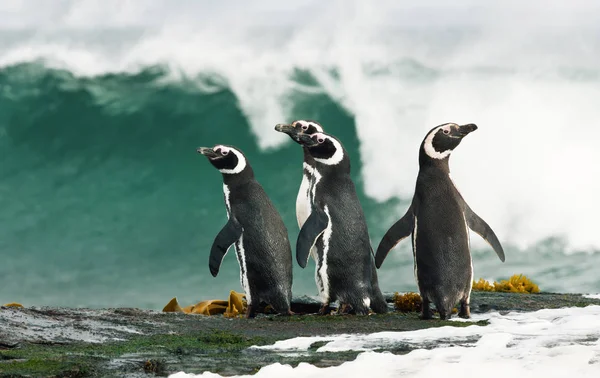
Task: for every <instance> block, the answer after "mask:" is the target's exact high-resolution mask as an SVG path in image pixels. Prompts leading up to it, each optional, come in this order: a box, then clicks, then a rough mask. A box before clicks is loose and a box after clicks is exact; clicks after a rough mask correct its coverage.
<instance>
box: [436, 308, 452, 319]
mask: <svg viewBox="0 0 600 378" xmlns="http://www.w3.org/2000/svg"><path fill="white" fill-rule="evenodd" d="M439 313H440V320H449V319H450V317H451V316H452V312H451V311H450V312H448V311H446V310H440V311H439Z"/></svg>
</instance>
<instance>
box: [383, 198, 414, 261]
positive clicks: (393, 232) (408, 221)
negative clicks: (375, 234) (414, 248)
mask: <svg viewBox="0 0 600 378" xmlns="http://www.w3.org/2000/svg"><path fill="white" fill-rule="evenodd" d="M414 228H415V216H414V214H413V206H412V205H410V207H409V208H408V210H407V211H406V214H404V216H403V217H402V218H400V219H399V220H398V221H397V222H396V223H394V225H393V226H392V227H390V229H389V230H388V231H387V232H386V233H385V235H384V236H383V239H381V242H380V243H379V247H377V253H376V254H375V266H376V267H377V269H379V268H380V267H381V264H383V260H385V258H386V257H387V255H388V253H390V251H391V250H392V249H393V248H394V247H395V246H396V245H397V244H398V243H400V242H401V241H402V240H403V239H406V238H407V237H409V236H410V234H411V233H412V232H413V229H414Z"/></svg>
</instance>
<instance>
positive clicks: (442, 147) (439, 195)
mask: <svg viewBox="0 0 600 378" xmlns="http://www.w3.org/2000/svg"><path fill="white" fill-rule="evenodd" d="M475 130H477V125H475V124H467V125H462V126H459V125H457V124H455V123H446V124H442V125H439V126H436V127H434V128H433V129H431V130H430V131H429V132H428V133H427V135H426V136H425V138H424V139H423V142H422V143H421V147H420V149H419V174H418V176H417V183H416V188H415V193H414V196H413V199H412V203H411V205H410V206H409V208H408V211H407V212H406V214H405V215H404V216H403V217H402V218H400V220H398V221H397V222H396V223H395V224H394V225H393V226H392V227H391V228H390V229H389V230H388V231H387V232H386V233H385V235H384V237H383V239H382V240H381V242H380V243H379V246H378V247H377V253H376V255H375V264H376V266H377V268H380V267H381V264H382V263H383V261H384V259H385V258H386V256H387V255H388V253H389V251H390V250H391V249H392V248H394V247H395V246H396V245H397V244H398V243H399V242H400V241H401V240H402V239H404V238H407V237H408V236H411V235H412V246H413V257H414V274H415V279H416V281H417V286H418V288H419V291H420V293H421V298H422V308H421V318H422V319H431V318H432V313H431V310H430V303H431V302H433V303H434V305H435V307H436V308H437V310H438V312H439V314H440V318H441V319H449V318H450V317H451V316H452V309H453V308H454V306H455V305H456V304H457V303H458V302H460V311H459V313H458V315H459V316H460V317H462V318H469V317H470V315H471V313H470V298H471V286H472V283H473V262H472V260H471V252H470V244H469V229H471V230H473V231H475V232H476V233H477V234H479V235H480V236H481V237H483V239H485V241H486V242H487V243H488V244H490V245H491V247H492V248H493V250H494V251H495V252H496V254H497V255H498V257H499V258H500V260H501V261H502V262H504V260H505V257H504V250H503V249H502V245H501V244H500V242H499V241H498V238H497V237H496V234H495V233H494V231H493V230H492V229H491V228H490V226H489V225H488V224H487V223H486V222H485V221H484V220H483V219H481V218H480V217H479V216H478V215H477V214H476V213H475V212H474V211H473V210H471V208H470V207H469V205H467V203H466V202H465V200H464V199H463V197H462V195H461V194H460V192H459V191H458V189H457V188H456V186H455V185H454V183H453V182H452V179H451V177H450V168H449V165H448V161H449V158H450V154H451V153H452V151H453V150H454V149H455V148H456V147H457V146H458V145H459V144H460V142H461V141H462V140H463V138H464V137H465V136H467V135H468V134H470V133H471V132H473V131H475Z"/></svg>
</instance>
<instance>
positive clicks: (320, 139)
mask: <svg viewBox="0 0 600 378" xmlns="http://www.w3.org/2000/svg"><path fill="white" fill-rule="evenodd" d="M317 142H319V143H323V142H325V139H323V138H319V139H317Z"/></svg>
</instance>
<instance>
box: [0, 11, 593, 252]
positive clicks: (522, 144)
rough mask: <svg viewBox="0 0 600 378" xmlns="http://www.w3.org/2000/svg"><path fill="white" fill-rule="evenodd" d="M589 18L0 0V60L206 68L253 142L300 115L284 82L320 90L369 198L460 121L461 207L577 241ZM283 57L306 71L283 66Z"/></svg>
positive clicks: (588, 207) (587, 189)
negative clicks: (345, 118) (341, 113)
mask: <svg viewBox="0 0 600 378" xmlns="http://www.w3.org/2000/svg"><path fill="white" fill-rule="evenodd" d="M599 17H600V4H599V3H598V2H597V1H592V0H590V1H584V0H579V1H577V0H575V1H569V2H561V1H542V0H538V1H529V2H526V3H523V2H521V1H502V2H498V3H494V4H492V3H491V2H485V3H482V2H481V1H476V0H463V1H460V2H453V4H452V5H447V3H446V2H442V1H424V2H419V6H416V5H414V4H411V3H409V2H396V1H372V2H365V1H336V2H317V1H314V0H298V1H294V2H276V1H274V0H269V1H263V2H251V3H250V2H244V1H241V0H224V1H219V2H211V1H191V0H189V1H184V0H182V1H178V2H168V1H166V0H159V1H153V2H146V1H141V0H138V1H127V2H123V1H120V0H102V1H99V0H93V1H85V0H77V1H75V0H63V1H60V2H58V3H57V2H52V4H51V5H50V4H49V2H47V1H44V0H30V1H16V0H13V1H8V2H6V1H5V2H1V4H0V19H2V20H3V22H2V25H1V26H0V66H6V65H11V64H15V63H18V62H24V61H32V60H36V59H43V60H45V61H46V64H48V65H50V66H54V67H61V68H66V69H69V70H70V71H72V72H74V73H76V74H77V75H97V74H102V73H107V72H136V71H139V70H140V69H141V68H142V67H146V66H150V65H156V64H162V65H165V66H167V67H169V68H170V69H171V74H172V75H173V77H174V78H175V79H176V78H195V77H197V76H198V75H200V74H202V75H213V76H214V77H218V78H220V79H219V80H218V81H219V84H217V86H224V87H228V88H230V89H231V90H232V91H233V93H235V95H236V96H237V99H238V102H239V106H240V109H241V110H242V112H243V113H244V114H245V115H246V116H247V117H248V119H249V121H250V124H251V127H252V131H253V133H254V134H255V135H256V136H257V142H258V144H259V145H260V147H261V148H263V149H268V148H276V147H278V146H281V145H282V144H283V143H291V142H290V141H289V138H287V137H286V136H285V135H282V134H281V133H276V132H272V128H273V125H275V124H276V123H279V122H282V121H286V120H288V121H289V120H291V119H293V118H297V117H294V116H301V115H298V114H294V113H293V109H294V100H293V96H294V95H297V94H298V92H303V93H304V94H307V95H310V94H311V93H318V92H322V93H326V94H327V95H329V96H330V97H332V98H333V99H334V100H336V101H338V102H339V103H340V104H341V105H342V106H343V107H344V108H345V109H346V110H347V111H348V112H349V113H350V114H352V115H354V117H355V120H356V124H357V132H358V136H359V138H360V142H361V145H360V153H361V160H362V162H363V170H362V172H361V174H362V176H363V178H364V183H365V189H366V192H367V194H368V195H369V196H371V197H373V198H375V199H378V200H386V199H388V198H390V197H393V196H399V197H401V198H404V199H409V198H410V196H411V195H412V190H413V188H414V180H415V175H416V172H417V148H418V146H419V144H420V142H421V140H422V138H423V137H424V135H425V133H426V132H427V131H428V130H429V129H430V128H432V127H433V126H435V125H438V124H441V123H445V122H457V123H469V122H474V123H477V124H478V125H479V126H480V128H479V130H478V131H477V132H476V133H473V134H472V135H469V136H468V137H467V138H466V139H465V141H464V142H463V145H462V146H460V148H459V149H457V150H456V151H455V153H454V156H453V157H452V162H451V167H452V173H453V177H454V178H455V181H456V183H457V185H458V186H459V187H460V189H461V191H462V193H463V194H464V195H465V197H466V198H467V200H468V201H469V204H470V205H471V207H472V208H473V209H474V210H475V211H476V212H478V213H479V214H480V215H481V216H482V217H483V218H484V219H486V220H487V221H488V223H490V224H491V225H492V226H493V228H494V229H495V231H496V233H497V234H498V235H499V236H500V238H501V239H502V241H503V242H511V243H513V244H515V245H518V246H520V247H523V248H527V247H529V246H531V245H533V244H535V243H537V242H538V241H540V240H543V239H545V238H548V237H556V236H559V237H564V238H565V239H566V240H567V249H568V250H569V251H575V250H587V251H591V250H600V233H597V232H596V229H595V224H596V222H595V218H596V213H597V212H598V211H599V210H600V197H598V196H597V195H596V193H598V192H600V179H599V178H598V177H600V167H599V166H598V164H596V161H597V160H598V156H597V151H596V146H595V143H596V140H597V139H598V138H597V133H596V132H595V131H594V130H595V125H596V123H597V120H598V118H599V115H600V114H599V112H598V107H597V104H596V103H597V99H598V98H600V85H598V84H599V82H600V78H599V77H600V72H599V71H598V62H599V61H600V40H599V39H598V38H597V35H598V33H599V31H600V28H599V27H598V26H597V19H598V18H599ZM297 69H300V70H304V71H307V72H309V73H310V74H312V75H313V76H314V78H315V79H316V81H317V82H318V85H314V86H313V85H305V84H299V83H297V82H296V81H294V80H292V77H293V76H294V73H295V70H297ZM199 86H200V84H199ZM199 89H200V90H215V88H214V87H211V88H206V87H205V86H200V88H199ZM302 117H303V116H302ZM302 117H301V118H302ZM324 126H325V128H326V129H327V125H324ZM216 127H218V125H216ZM389 172H397V175H395V174H393V175H390V174H389ZM404 211H405V209H399V210H398V215H399V216H400V215H401V214H403V213H404ZM473 241H474V243H475V246H484V244H483V242H481V241H480V240H479V239H478V238H476V237H474V238H473Z"/></svg>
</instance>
